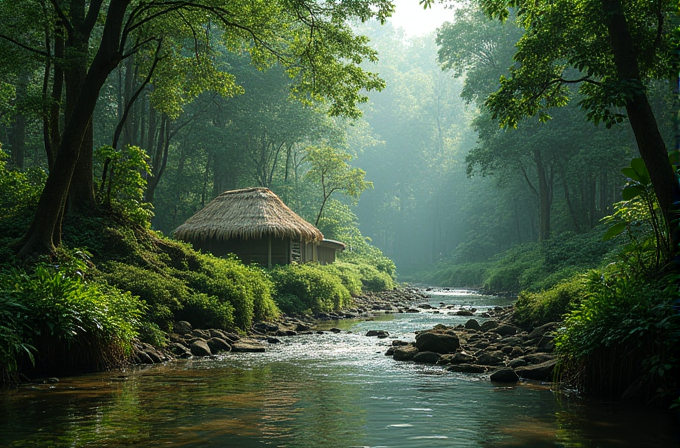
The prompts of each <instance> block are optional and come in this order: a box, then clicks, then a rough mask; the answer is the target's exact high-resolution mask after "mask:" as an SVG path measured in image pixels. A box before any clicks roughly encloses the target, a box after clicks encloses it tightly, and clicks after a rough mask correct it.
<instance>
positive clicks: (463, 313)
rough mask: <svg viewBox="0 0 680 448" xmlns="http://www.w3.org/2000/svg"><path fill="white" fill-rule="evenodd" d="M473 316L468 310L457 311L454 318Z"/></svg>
mask: <svg viewBox="0 0 680 448" xmlns="http://www.w3.org/2000/svg"><path fill="white" fill-rule="evenodd" d="M474 314H475V313H473V312H472V311H470V310H458V311H456V316H472V315H474Z"/></svg>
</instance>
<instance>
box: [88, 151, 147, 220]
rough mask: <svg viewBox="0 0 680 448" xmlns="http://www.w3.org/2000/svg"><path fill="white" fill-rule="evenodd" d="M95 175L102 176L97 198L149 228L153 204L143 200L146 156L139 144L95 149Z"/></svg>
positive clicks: (99, 177) (96, 176)
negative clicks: (123, 147) (120, 147)
mask: <svg viewBox="0 0 680 448" xmlns="http://www.w3.org/2000/svg"><path fill="white" fill-rule="evenodd" d="M94 155H95V157H94V165H95V166H94V168H95V178H97V179H104V180H103V181H102V184H101V185H99V188H98V193H99V194H98V199H99V200H100V201H101V202H102V203H103V204H105V205H107V206H110V207H112V208H113V209H115V210H116V211H118V212H119V213H121V214H122V215H123V216H125V217H126V218H127V219H129V220H130V221H131V222H134V223H135V224H137V225H140V226H143V227H147V228H148V227H149V226H150V223H151V218H152V217H153V211H152V209H153V206H152V205H151V204H150V203H148V202H144V192H145V189H146V179H145V178H144V176H142V173H145V174H150V173H151V171H150V167H149V156H148V155H147V154H146V152H145V151H144V150H143V149H142V148H140V147H139V146H129V145H128V146H127V147H126V148H125V149H114V148H113V147H111V146H102V147H100V148H97V150H96V151H95V153H94Z"/></svg>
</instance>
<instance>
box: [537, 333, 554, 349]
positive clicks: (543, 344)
mask: <svg viewBox="0 0 680 448" xmlns="http://www.w3.org/2000/svg"><path fill="white" fill-rule="evenodd" d="M554 349H555V342H554V341H553V337H552V336H548V335H545V336H543V337H542V338H541V339H540V340H539V341H538V345H537V346H536V351H539V352H547V353H551V352H552V351H553V350H554Z"/></svg>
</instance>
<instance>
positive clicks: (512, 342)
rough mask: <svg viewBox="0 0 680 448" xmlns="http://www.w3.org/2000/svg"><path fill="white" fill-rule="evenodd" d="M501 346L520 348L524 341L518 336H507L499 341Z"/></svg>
mask: <svg viewBox="0 0 680 448" xmlns="http://www.w3.org/2000/svg"><path fill="white" fill-rule="evenodd" d="M499 342H500V343H501V344H503V345H509V346H512V347H517V346H522V345H523V344H524V339H522V338H521V337H519V336H508V337H506V338H503V339H501V340H500V341H499Z"/></svg>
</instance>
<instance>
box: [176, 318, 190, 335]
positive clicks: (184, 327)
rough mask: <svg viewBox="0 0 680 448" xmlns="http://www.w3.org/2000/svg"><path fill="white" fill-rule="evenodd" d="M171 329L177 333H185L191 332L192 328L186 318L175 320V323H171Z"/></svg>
mask: <svg viewBox="0 0 680 448" xmlns="http://www.w3.org/2000/svg"><path fill="white" fill-rule="evenodd" d="M173 330H174V331H175V333H177V334H187V333H191V330H193V328H192V327H191V324H190V323H189V322H187V321H186V320H180V321H179V322H175V325H173Z"/></svg>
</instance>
